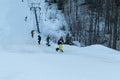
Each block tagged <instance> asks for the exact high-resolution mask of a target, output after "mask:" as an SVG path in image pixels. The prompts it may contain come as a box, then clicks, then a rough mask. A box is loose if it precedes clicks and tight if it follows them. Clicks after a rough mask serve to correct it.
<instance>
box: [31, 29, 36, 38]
mask: <svg viewBox="0 0 120 80" xmlns="http://www.w3.org/2000/svg"><path fill="white" fill-rule="evenodd" d="M34 34H35V30H31V36H32V38H34Z"/></svg>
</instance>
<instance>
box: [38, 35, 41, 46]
mask: <svg viewBox="0 0 120 80" xmlns="http://www.w3.org/2000/svg"><path fill="white" fill-rule="evenodd" d="M40 42H41V36H40V35H38V44H39V45H40Z"/></svg>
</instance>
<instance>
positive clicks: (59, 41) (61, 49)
mask: <svg viewBox="0 0 120 80" xmlns="http://www.w3.org/2000/svg"><path fill="white" fill-rule="evenodd" d="M63 43H64V40H63V37H62V36H61V38H60V39H59V40H58V47H57V48H56V51H58V50H60V51H61V52H63V46H62V44H63Z"/></svg>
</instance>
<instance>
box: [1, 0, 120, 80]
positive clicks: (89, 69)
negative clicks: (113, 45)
mask: <svg viewBox="0 0 120 80" xmlns="http://www.w3.org/2000/svg"><path fill="white" fill-rule="evenodd" d="M24 1H25V0H24ZM25 4H26V3H23V2H21V0H1V1H0V9H1V10H2V11H1V12H0V80H120V76H119V74H120V52H119V51H115V50H113V49H109V48H107V47H104V46H101V45H92V46H88V47H75V46H69V45H63V49H64V53H60V52H56V51H55V48H56V47H57V45H56V44H54V43H51V46H50V47H48V46H46V45H45V44H46V42H45V41H44V40H42V42H41V45H37V41H36V39H32V38H31V36H30V30H31V29H32V28H33V27H31V25H32V22H31V21H30V20H31V18H28V20H29V19H30V20H29V21H28V22H25V21H24V17H25V16H26V15H27V16H30V15H29V13H30V12H29V9H28V7H27V6H26V5H25ZM5 5H6V6H5ZM43 11H44V10H43ZM44 18H45V15H43V19H44ZM44 23H45V25H44V26H45V29H43V30H47V29H48V30H49V28H47V23H50V21H49V20H48V21H46V22H44ZM57 24H58V22H57V21H56V24H55V25H57ZM55 25H53V24H52V23H51V25H50V26H53V27H54V26H55ZM48 30H47V31H48ZM52 30H54V28H52Z"/></svg>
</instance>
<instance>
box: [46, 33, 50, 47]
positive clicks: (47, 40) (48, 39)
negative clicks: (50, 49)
mask: <svg viewBox="0 0 120 80" xmlns="http://www.w3.org/2000/svg"><path fill="white" fill-rule="evenodd" d="M46 42H47V43H46V45H47V46H50V36H49V35H48V36H47V38H46Z"/></svg>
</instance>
